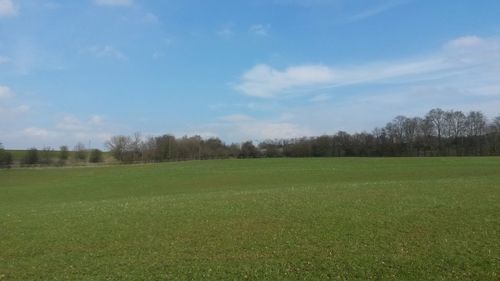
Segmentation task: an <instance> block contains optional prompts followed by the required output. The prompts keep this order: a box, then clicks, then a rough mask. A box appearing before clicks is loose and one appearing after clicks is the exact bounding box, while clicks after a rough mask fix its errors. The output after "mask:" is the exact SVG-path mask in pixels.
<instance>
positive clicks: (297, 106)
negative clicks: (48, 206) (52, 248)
mask: <svg viewBox="0 0 500 281" xmlns="http://www.w3.org/2000/svg"><path fill="white" fill-rule="evenodd" d="M434 107H442V108H444V109H456V110H464V111H468V110H481V111H483V112H484V113H485V114H486V115H487V116H488V117H494V116H497V115H498V114H500V1H498V0H481V1H466V0H453V1H452V0H442V1H430V0H363V1H355V0H349V1H348V0H255V1H251V0H249V1H234V0H228V1H225V0H220V1H216V0H214V1H202V0H198V1H195V0H182V1H175V0H170V1H153V0H74V1H56V0H0V142H2V143H3V144H4V146H6V147H8V148H27V147H31V146H37V147H42V146H52V147H58V146H59V145H62V144H68V145H70V146H73V145H74V144H75V143H77V142H79V141H81V142H84V143H86V144H87V143H88V142H89V141H91V142H92V146H95V147H103V143H104V142H105V140H106V139H107V138H109V136H111V135H114V134H131V133H134V132H141V133H142V135H144V136H149V135H159V134H164V133H173V134H175V135H177V136H182V135H184V134H188V135H193V134H200V135H202V136H205V137H209V136H218V137H220V138H222V139H223V140H224V141H226V142H233V141H244V140H264V139H268V138H278V137H298V136H309V135H319V134H323V133H328V134H332V133H335V132H336V131H338V130H345V131H348V132H360V131H363V130H368V131H370V130H371V129H373V128H374V127H375V126H383V125H384V124H385V123H386V122H387V121H389V120H390V119H392V118H393V117H395V116H396V115H406V116H409V117H411V116H415V115H419V116H422V115H424V114H425V113H426V112H427V111H428V110H429V109H431V108H434Z"/></svg>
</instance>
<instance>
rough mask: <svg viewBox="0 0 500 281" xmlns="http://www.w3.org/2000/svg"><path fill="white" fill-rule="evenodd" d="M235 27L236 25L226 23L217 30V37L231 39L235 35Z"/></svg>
mask: <svg viewBox="0 0 500 281" xmlns="http://www.w3.org/2000/svg"><path fill="white" fill-rule="evenodd" d="M233 27H234V25H233V24H232V23H226V24H225V25H224V26H222V27H221V28H219V30H217V35H219V36H221V37H231V36H232V35H233V34H234V31H233Z"/></svg>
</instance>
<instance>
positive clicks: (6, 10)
mask: <svg viewBox="0 0 500 281" xmlns="http://www.w3.org/2000/svg"><path fill="white" fill-rule="evenodd" d="M17 14H18V8H17V7H16V5H14V2H13V1H12V0H0V18H1V17H12V16H17Z"/></svg>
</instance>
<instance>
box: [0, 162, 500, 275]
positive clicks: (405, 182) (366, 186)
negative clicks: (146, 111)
mask: <svg viewBox="0 0 500 281" xmlns="http://www.w3.org/2000/svg"><path fill="white" fill-rule="evenodd" d="M499 245H500V159H499V158H386V159H368V158H357V159H348V158H345V159H258V160H221V161H194V162H181V163H165V164H155V165H131V166H113V167H98V168H59V169H56V168H47V169H12V170H3V171H0V280H33V279H38V280H193V279H194V280H245V279H248V280H327V279H331V280H355V279H357V280H498V279H499V278H500V272H499V269H500V249H499Z"/></svg>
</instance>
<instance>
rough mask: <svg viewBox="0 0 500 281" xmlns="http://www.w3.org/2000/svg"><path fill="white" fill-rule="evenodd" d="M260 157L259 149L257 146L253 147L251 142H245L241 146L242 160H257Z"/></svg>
mask: <svg viewBox="0 0 500 281" xmlns="http://www.w3.org/2000/svg"><path fill="white" fill-rule="evenodd" d="M259 155H260V153H259V150H258V149H257V147H255V145H253V143H252V142H251V141H247V142H244V143H243V144H242V145H241V152H240V157H241V158H257V157H259Z"/></svg>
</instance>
